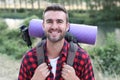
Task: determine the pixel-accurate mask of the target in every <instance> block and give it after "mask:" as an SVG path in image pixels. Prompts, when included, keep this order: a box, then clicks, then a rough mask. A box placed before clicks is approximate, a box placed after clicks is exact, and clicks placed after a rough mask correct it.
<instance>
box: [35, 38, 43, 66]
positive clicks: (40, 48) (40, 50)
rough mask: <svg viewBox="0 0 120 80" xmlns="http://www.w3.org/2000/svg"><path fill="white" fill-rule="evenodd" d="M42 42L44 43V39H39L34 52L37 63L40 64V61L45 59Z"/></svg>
mask: <svg viewBox="0 0 120 80" xmlns="http://www.w3.org/2000/svg"><path fill="white" fill-rule="evenodd" d="M44 44H45V40H43V41H41V42H40V43H38V45H37V46H36V53H37V61H38V65H40V64H41V63H43V62H44V60H45V55H44V49H43V48H44Z"/></svg>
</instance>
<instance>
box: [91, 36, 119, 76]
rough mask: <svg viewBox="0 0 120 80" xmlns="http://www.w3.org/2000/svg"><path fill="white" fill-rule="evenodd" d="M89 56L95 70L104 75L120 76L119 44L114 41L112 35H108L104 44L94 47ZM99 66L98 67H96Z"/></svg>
mask: <svg viewBox="0 0 120 80" xmlns="http://www.w3.org/2000/svg"><path fill="white" fill-rule="evenodd" d="M90 53H93V54H91V56H92V58H93V59H94V62H96V63H97V66H96V67H97V68H98V69H101V70H102V71H103V72H104V73H105V74H120V64H119V62H120V42H119V41H116V39H115V36H114V34H108V35H107V38H106V44H105V45H103V46H99V47H96V48H94V49H93V50H92V52H90ZM98 64H99V66H98Z"/></svg>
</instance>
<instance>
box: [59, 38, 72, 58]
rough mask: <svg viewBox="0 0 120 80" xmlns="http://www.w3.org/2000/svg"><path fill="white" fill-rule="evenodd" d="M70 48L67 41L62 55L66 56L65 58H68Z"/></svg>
mask: <svg viewBox="0 0 120 80" xmlns="http://www.w3.org/2000/svg"><path fill="white" fill-rule="evenodd" d="M69 46H70V45H69V43H68V42H67V41H66V40H65V41H64V45H63V47H62V49H61V52H60V55H64V56H65V57H67V54H68V49H69Z"/></svg>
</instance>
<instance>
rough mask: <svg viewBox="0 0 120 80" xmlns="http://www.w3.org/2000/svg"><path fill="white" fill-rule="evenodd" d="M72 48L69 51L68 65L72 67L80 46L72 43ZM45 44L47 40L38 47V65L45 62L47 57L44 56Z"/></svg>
mask: <svg viewBox="0 0 120 80" xmlns="http://www.w3.org/2000/svg"><path fill="white" fill-rule="evenodd" d="M69 43H70V48H69V50H68V56H67V64H68V65H70V66H73V62H74V58H75V53H76V51H77V50H78V45H77V44H75V43H74V42H72V41H70V42H69ZM44 44H45V40H42V41H41V42H40V43H39V44H38V45H37V46H36V52H37V61H38V65H40V64H41V63H43V62H44V60H45V56H44V50H43V45H44Z"/></svg>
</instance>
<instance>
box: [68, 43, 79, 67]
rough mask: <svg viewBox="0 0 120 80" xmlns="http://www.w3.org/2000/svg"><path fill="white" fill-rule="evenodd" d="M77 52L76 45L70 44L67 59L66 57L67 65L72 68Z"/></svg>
mask: <svg viewBox="0 0 120 80" xmlns="http://www.w3.org/2000/svg"><path fill="white" fill-rule="evenodd" d="M77 50H78V45H77V44H75V43H73V42H70V48H69V51H68V57H67V64H68V65H70V66H73V62H74V58H75V55H76V51H77Z"/></svg>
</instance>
